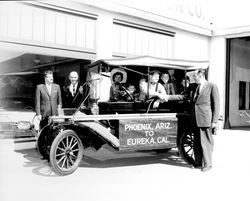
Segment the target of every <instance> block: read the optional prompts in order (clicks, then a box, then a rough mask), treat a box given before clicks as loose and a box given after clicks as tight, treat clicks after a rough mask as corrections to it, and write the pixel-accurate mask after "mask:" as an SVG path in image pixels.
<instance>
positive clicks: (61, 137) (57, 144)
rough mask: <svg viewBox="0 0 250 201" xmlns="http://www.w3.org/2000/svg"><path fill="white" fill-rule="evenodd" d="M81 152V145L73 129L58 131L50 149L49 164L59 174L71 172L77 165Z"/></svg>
mask: <svg viewBox="0 0 250 201" xmlns="http://www.w3.org/2000/svg"><path fill="white" fill-rule="evenodd" d="M82 154H83V145H82V142H81V140H80V138H79V137H78V136H77V134H76V133H75V132H74V131H73V130H64V131H62V132H61V133H59V134H58V135H57V136H56V137H55V139H54V141H53V143H52V145H51V149H50V164H51V166H52V168H53V170H54V171H55V172H56V173H57V174H59V175H68V174H71V173H73V172H74V171H75V170H76V169H77V168H78V166H79V164H80V162H81V159H82Z"/></svg>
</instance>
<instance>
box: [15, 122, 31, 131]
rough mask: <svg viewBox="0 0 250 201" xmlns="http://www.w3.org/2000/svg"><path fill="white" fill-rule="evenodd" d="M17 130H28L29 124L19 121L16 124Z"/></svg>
mask: <svg viewBox="0 0 250 201" xmlns="http://www.w3.org/2000/svg"><path fill="white" fill-rule="evenodd" d="M17 128H18V129H20V130H28V129H30V128H31V124H30V122H25V121H20V122H18V123H17Z"/></svg>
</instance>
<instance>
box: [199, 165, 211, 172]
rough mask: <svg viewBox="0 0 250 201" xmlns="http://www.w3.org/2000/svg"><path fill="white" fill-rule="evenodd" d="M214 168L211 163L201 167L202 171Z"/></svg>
mask: <svg viewBox="0 0 250 201" xmlns="http://www.w3.org/2000/svg"><path fill="white" fill-rule="evenodd" d="M211 169H212V166H211V165H210V166H204V167H203V168H201V171H202V172H207V171H209V170H211Z"/></svg>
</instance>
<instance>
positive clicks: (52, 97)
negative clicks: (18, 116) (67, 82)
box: [36, 70, 62, 128]
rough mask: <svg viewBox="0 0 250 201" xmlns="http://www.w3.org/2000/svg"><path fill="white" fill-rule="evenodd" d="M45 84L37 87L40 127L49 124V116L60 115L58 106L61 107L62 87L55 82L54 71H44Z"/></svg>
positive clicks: (37, 111)
mask: <svg viewBox="0 0 250 201" xmlns="http://www.w3.org/2000/svg"><path fill="white" fill-rule="evenodd" d="M44 80H45V83H44V84H40V85H37V88H36V115H37V119H38V120H40V128H43V127H44V126H45V125H47V124H48V118H49V116H54V115H58V108H61V105H62V98H61V89H60V86H59V85H58V84H54V83H53V72H52V71H50V70H48V71H45V72H44Z"/></svg>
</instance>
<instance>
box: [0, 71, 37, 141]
mask: <svg viewBox="0 0 250 201" xmlns="http://www.w3.org/2000/svg"><path fill="white" fill-rule="evenodd" d="M41 81H42V76H41V74H39V73H36V72H19V73H7V74H0V135H2V134H3V133H4V134H5V135H6V136H9V137H11V138H12V137H14V138H16V137H32V136H34V134H35V132H34V130H33V121H34V117H35V111H34V106H35V98H34V97H35V90H36V85H37V84H39V83H40V82H41Z"/></svg>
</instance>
